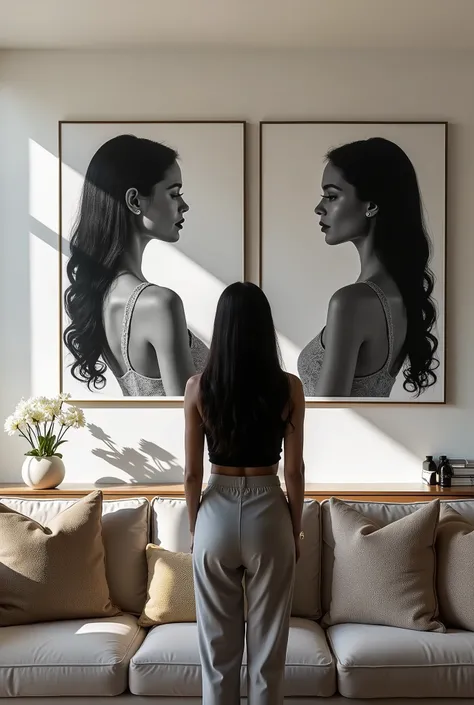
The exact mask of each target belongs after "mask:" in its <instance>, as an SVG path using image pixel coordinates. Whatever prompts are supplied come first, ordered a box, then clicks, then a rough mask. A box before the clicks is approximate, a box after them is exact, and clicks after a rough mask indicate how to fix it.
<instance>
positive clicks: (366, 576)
mask: <svg viewBox="0 0 474 705" xmlns="http://www.w3.org/2000/svg"><path fill="white" fill-rule="evenodd" d="M329 504H330V514H331V523H332V531H333V535H334V541H335V547H334V571H333V579H332V595H331V605H330V609H329V611H328V612H327V613H326V614H325V615H324V617H323V620H322V624H323V626H324V627H327V626H330V625H333V624H341V623H344V622H352V623H354V622H355V623H361V624H382V625H386V626H391V627H402V628H405V629H416V630H420V631H436V632H444V631H446V630H445V627H444V625H443V624H441V622H439V621H438V620H437V619H436V617H437V616H438V604H437V599H436V589H435V576H436V556H435V536H436V529H437V525H438V518H439V507H440V503H439V500H433V501H432V502H427V503H426V504H423V505H421V506H420V508H419V509H417V510H416V511H414V512H413V513H412V514H409V515H408V516H405V517H403V518H402V519H399V520H397V521H394V522H392V523H391V524H387V525H386V526H379V525H377V524H376V523H375V522H374V521H372V520H371V519H368V518H367V517H365V516H364V515H363V514H361V513H360V512H358V511H357V510H356V509H353V508H352V507H351V506H349V505H348V504H346V503H345V502H343V501H341V500H339V499H336V498H332V499H331V500H330V503H329Z"/></svg>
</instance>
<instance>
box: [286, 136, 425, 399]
mask: <svg viewBox="0 0 474 705" xmlns="http://www.w3.org/2000/svg"><path fill="white" fill-rule="evenodd" d="M315 213H316V215H317V216H318V217H319V225H320V228H321V231H322V233H323V234H324V237H325V241H326V243H327V244H328V245H339V244H342V243H347V242H351V243H353V245H354V246H355V247H356V249H357V252H358V255H359V260H360V273H359V276H358V278H357V279H356V281H354V282H348V283H347V285H345V286H343V287H341V288H339V289H337V290H336V291H335V292H334V294H333V295H332V297H331V299H330V301H329V304H328V309H327V317H326V325H325V326H324V328H323V329H322V330H321V332H319V333H318V335H317V336H316V337H315V338H313V339H312V340H311V341H310V342H308V343H307V345H306V347H304V348H303V350H302V351H301V353H300V355H299V357H298V374H299V376H300V378H301V380H302V382H303V386H304V391H305V396H307V397H360V398H365V397H389V396H390V393H391V391H392V388H393V385H394V383H395V381H396V379H397V376H398V375H399V374H400V373H401V372H402V373H403V377H404V381H403V388H404V389H405V391H407V392H408V393H410V394H411V395H413V396H414V397H419V396H420V395H421V394H422V393H423V392H424V391H425V390H426V389H428V388H429V387H430V386H432V385H434V384H436V381H437V375H436V372H435V370H436V369H437V367H438V366H439V361H438V359H437V357H436V351H437V348H438V339H437V337H436V334H435V333H436V329H435V325H436V318H437V312H436V306H435V302H434V300H433V298H432V293H433V287H434V275H433V273H432V271H431V269H430V266H429V262H430V256H431V246H430V238H429V235H428V232H427V228H426V225H425V222H424V216H423V208H422V201H421V194H420V189H419V185H418V179H417V175H416V172H415V168H414V166H413V164H412V162H411V160H410V159H409V157H408V156H407V154H406V153H405V152H404V151H403V150H402V149H401V148H400V147H399V146H398V145H396V144H395V143H394V142H392V141H390V140H387V139H385V138H382V137H372V138H370V139H366V140H358V141H355V142H351V143H348V144H344V145H342V146H340V147H337V148H335V149H332V150H331V151H329V153H328V154H327V156H326V166H325V168H324V172H323V176H322V195H321V200H320V202H319V203H318V205H317V206H316V209H315ZM314 271H315V276H317V263H315V270H314Z"/></svg>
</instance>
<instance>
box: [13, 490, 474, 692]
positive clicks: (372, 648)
mask: <svg viewBox="0 0 474 705" xmlns="http://www.w3.org/2000/svg"><path fill="white" fill-rule="evenodd" d="M45 495H46V496H45V498H41V499H25V498H0V501H1V502H2V503H3V504H4V505H6V506H8V507H10V508H12V509H14V510H15V511H17V512H20V513H22V514H24V515H26V516H28V517H31V518H32V519H34V520H35V521H37V522H39V523H41V524H43V525H44V524H47V522H48V520H49V519H51V517H54V516H56V515H57V514H59V513H60V512H61V511H63V510H64V509H65V508H67V507H68V506H70V505H71V504H72V503H73V502H74V500H64V499H56V498H54V499H49V498H48V497H47V491H45ZM345 504H347V505H349V506H351V507H352V508H353V509H355V510H356V511H357V512H360V513H361V514H362V515H364V516H365V517H369V518H371V519H373V520H374V521H376V522H378V523H379V525H381V526H388V525H390V524H391V523H392V522H395V521H397V520H399V519H401V518H403V517H407V516H409V515H411V514H412V513H413V512H416V511H417V510H419V509H420V507H421V505H424V504H428V503H426V502H424V503H413V504H403V503H398V502H397V503H388V502H384V503H380V502H356V501H347V502H345ZM450 505H452V506H453V507H454V508H455V509H456V511H457V512H459V513H460V514H461V515H462V516H464V517H465V518H466V519H467V520H469V521H471V522H472V524H473V529H474V500H454V501H451V502H450ZM303 529H304V531H305V538H304V541H302V543H301V558H300V560H299V562H298V564H297V569H296V582H295V590H294V598H293V607H292V617H291V626H290V636H289V643H288V650H287V658H286V669H285V703H287V704H292V705H309V704H310V703H316V702H318V703H326V702H328V703H331V704H332V705H337V704H338V703H347V702H350V701H354V702H357V703H361V704H362V703H370V704H371V705H377V703H382V702H385V701H387V700H388V699H390V701H391V702H393V703H404V704H407V705H408V704H409V703H416V704H417V705H422V704H423V703H431V704H432V705H436V704H437V703H440V704H441V703H443V705H446V703H449V702H452V701H454V699H459V698H464V699H465V702H473V703H474V633H473V632H471V631H468V630H462V629H452V628H447V629H446V630H445V631H443V632H442V633H440V632H435V631H419V630H416V629H407V628H399V627H393V626H384V625H380V624H378V625H377V624H364V623H342V624H341V623H339V624H335V625H332V626H328V627H325V626H324V624H322V622H321V618H322V617H323V615H324V614H325V613H326V612H327V611H328V610H329V608H330V605H331V594H332V593H331V591H332V588H333V586H334V585H333V577H334V576H333V566H334V560H335V558H334V548H335V541H334V535H333V527H332V522H331V507H330V501H327V500H326V501H323V502H322V503H319V502H317V501H315V500H309V499H307V500H305V502H304V510H303ZM102 537H103V542H104V547H105V554H106V572H107V581H108V585H109V589H110V595H111V599H112V600H113V601H114V603H115V604H117V605H118V606H119V607H120V608H121V610H122V613H121V614H119V615H118V616H114V617H108V618H99V619H81V620H62V621H57V622H54V621H51V622H41V623H35V624H24V625H20V626H6V627H2V628H1V629H0V703H1V704H3V703H7V702H12V701H11V698H15V702H16V703H24V704H25V705H26V704H28V705H33V704H34V703H41V704H42V705H44V703H45V702H46V703H47V702H54V703H55V704H56V703H57V704H58V705H59V704H64V705H66V703H67V704H71V705H83V704H84V705H85V703H86V702H87V704H88V705H89V704H91V705H93V704H94V703H95V704H96V705H99V704H101V705H102V704H105V703H110V702H111V698H112V699H113V702H117V703H119V704H120V705H125V704H126V703H134V704H135V705H139V704H141V703H147V704H149V703H150V702H156V703H157V705H158V704H160V705H176V703H178V702H183V703H186V704H187V705H197V704H198V703H201V697H200V693H201V684H200V664H199V657H198V649H197V634H196V624H195V623H194V622H179V623H178V622H177V623H168V624H160V625H158V626H154V627H151V628H149V629H145V628H143V627H140V626H138V617H139V614H140V612H141V610H142V608H143V604H144V602H145V600H146V595H147V562H146V559H145V553H146V546H147V544H149V543H150V542H151V543H154V544H157V545H159V546H162V547H163V548H165V549H167V550H169V551H173V552H179V551H182V552H186V551H189V534H188V524H187V512H186V505H185V501H184V500H183V499H180V498H176V499H170V498H161V497H156V498H154V499H153V500H152V501H151V502H149V501H148V500H147V499H145V498H143V499H137V498H131V499H120V500H107V499H106V500H104V501H103V509H102ZM350 539H351V537H350V536H348V537H347V540H348V541H350ZM0 540H1V537H0ZM466 589H469V590H472V588H471V586H470V585H468V586H466ZM387 599H390V596H389V595H388V596H387ZM51 600H54V595H51ZM323 621H324V620H323ZM245 662H246V656H245V654H244V659H243V667H242V671H241V695H242V698H243V702H246V701H245V696H246V686H245V677H246V666H245ZM53 699H54V700H53Z"/></svg>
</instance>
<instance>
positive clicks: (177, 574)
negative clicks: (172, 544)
mask: <svg viewBox="0 0 474 705" xmlns="http://www.w3.org/2000/svg"><path fill="white" fill-rule="evenodd" d="M146 558H147V563H148V590H147V600H146V603H145V607H144V608H143V612H142V613H141V615H140V617H139V619H138V624H139V625H140V626H141V627H151V626H153V625H155V624H168V623H169V622H195V621H196V602H195V599H194V576H193V556H192V554H191V553H175V552H173V551H167V550H166V549H165V548H160V546H157V545H155V544H154V543H149V544H148V546H147V547H146Z"/></svg>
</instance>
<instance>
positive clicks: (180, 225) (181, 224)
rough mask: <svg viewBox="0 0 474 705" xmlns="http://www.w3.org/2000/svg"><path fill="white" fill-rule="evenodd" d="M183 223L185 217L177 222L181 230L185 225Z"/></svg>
mask: <svg viewBox="0 0 474 705" xmlns="http://www.w3.org/2000/svg"><path fill="white" fill-rule="evenodd" d="M183 225H184V218H183V219H182V220H178V222H177V223H176V227H177V228H179V229H180V230H181V228H182V227H183Z"/></svg>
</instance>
